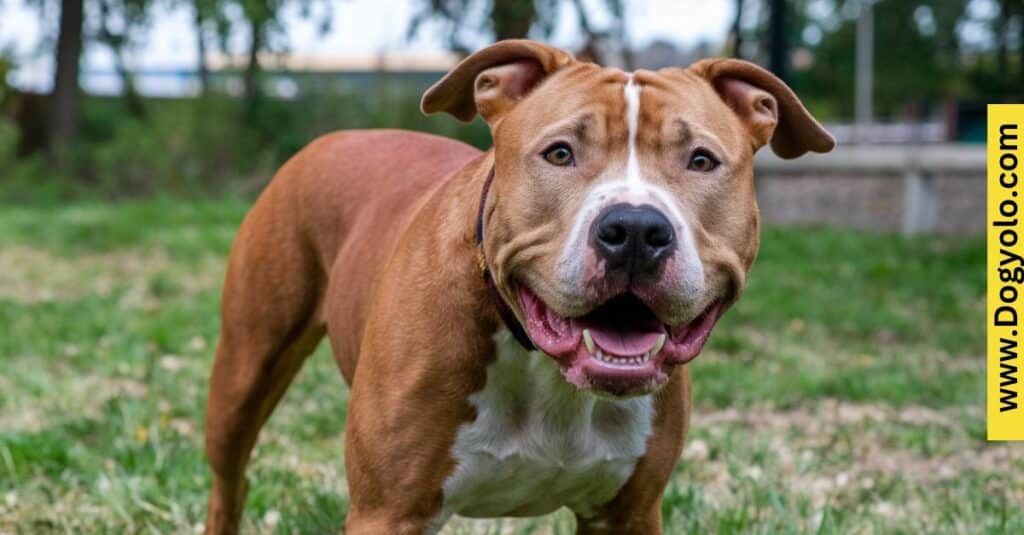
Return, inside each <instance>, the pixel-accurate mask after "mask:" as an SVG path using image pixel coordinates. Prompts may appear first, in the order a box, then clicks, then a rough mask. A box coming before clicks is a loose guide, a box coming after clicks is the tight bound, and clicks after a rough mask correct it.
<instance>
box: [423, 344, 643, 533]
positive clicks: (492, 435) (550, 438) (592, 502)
mask: <svg viewBox="0 0 1024 535" xmlns="http://www.w3.org/2000/svg"><path fill="white" fill-rule="evenodd" d="M495 341H496V342H497V347H498V356H497V359H496V360H495V361H494V362H493V363H492V364H491V365H490V366H489V367H488V368H487V384H486V386H485V387H484V389H483V390H481V391H479V392H476V393H475V394H473V395H472V396H470V398H469V401H470V403H471V404H472V405H473V406H474V407H475V408H476V411H477V417H476V420H474V421H473V422H470V423H467V424H464V425H463V426H462V427H460V428H459V430H458V432H457V434H456V437H455V445H454V446H453V448H452V457H453V458H454V459H455V461H456V463H457V465H456V469H455V471H454V472H453V473H452V474H451V476H449V477H448V479H447V480H446V481H445V483H444V505H443V509H442V514H441V518H439V520H440V522H441V523H443V522H444V520H445V519H447V517H448V516H450V515H451V514H459V515H463V516H469V517H498V516H535V515H542V514H547V513H549V512H552V511H554V510H556V509H558V508H559V507H562V506H567V507H569V508H570V509H572V510H574V511H576V512H578V513H580V514H583V515H587V514H588V513H589V512H590V511H592V510H593V509H594V508H595V507H597V506H600V505H602V504H604V503H607V502H608V501H609V500H611V499H612V498H613V497H614V496H615V494H616V493H617V492H618V490H619V488H621V487H622V485H623V484H624V483H625V482H626V480H627V479H628V478H629V476H630V475H631V474H632V472H633V469H634V468H635V466H636V462H637V460H638V459H639V458H640V457H641V456H643V454H644V452H645V450H646V447H647V438H648V436H649V435H650V433H651V421H652V416H653V413H654V408H653V400H652V399H651V397H650V396H644V397H639V398H631V399H623V400H614V399H605V398H599V397H597V396H595V395H593V394H590V393H588V392H584V391H581V390H578V389H576V387H574V386H572V385H570V384H569V383H567V382H566V381H565V379H564V378H563V377H562V374H561V372H560V371H559V369H558V366H557V364H555V362H554V360H552V359H551V357H549V356H547V355H544V354H543V353H540V352H538V351H532V352H527V351H525V350H523V349H522V348H521V347H520V346H519V345H518V344H517V343H516V341H515V339H513V338H512V337H511V335H509V333H508V332H507V331H505V330H502V331H501V332H500V333H499V334H498V335H496V337H495Z"/></svg>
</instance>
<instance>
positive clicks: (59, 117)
mask: <svg viewBox="0 0 1024 535" xmlns="http://www.w3.org/2000/svg"><path fill="white" fill-rule="evenodd" d="M83 2H84V0H61V9H60V27H59V30H58V34H57V52H56V59H57V62H56V63H57V68H56V69H55V70H54V76H53V93H52V96H51V106H50V143H51V149H52V151H53V154H54V155H55V156H56V158H57V160H58V161H60V162H66V160H67V151H68V150H69V149H70V148H71V147H73V146H74V144H75V141H76V138H77V135H78V118H79V117H78V116H79V107H80V100H81V96H80V94H79V87H78V75H79V68H80V67H79V60H80V58H81V56H82V27H83V26H84V9H85V8H84V5H83Z"/></svg>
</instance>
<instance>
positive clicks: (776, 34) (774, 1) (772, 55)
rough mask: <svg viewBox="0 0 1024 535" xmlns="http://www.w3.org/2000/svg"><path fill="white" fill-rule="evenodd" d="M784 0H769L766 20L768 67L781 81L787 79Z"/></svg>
mask: <svg viewBox="0 0 1024 535" xmlns="http://www.w3.org/2000/svg"><path fill="white" fill-rule="evenodd" d="M786 15H787V13H786V1H785V0H771V6H770V11H769V21H768V36H769V43H770V44H769V52H768V68H769V69H770V70H771V71H772V72H773V73H775V76H778V77H779V78H780V79H782V80H783V81H786V80H787V71H788V69H787V67H788V66H789V65H788V61H787V59H788V57H789V44H788V43H787V42H786V38H787V35H786Z"/></svg>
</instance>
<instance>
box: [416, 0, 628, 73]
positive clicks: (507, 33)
mask: <svg viewBox="0 0 1024 535" xmlns="http://www.w3.org/2000/svg"><path fill="white" fill-rule="evenodd" d="M488 2H489V3H488V4H486V13H487V15H486V22H485V24H486V25H487V26H488V27H489V29H490V31H491V35H492V39H493V40H495V41H500V40H502V39H515V38H525V37H528V36H529V35H530V33H531V32H534V33H535V34H539V35H538V37H541V38H543V37H547V36H549V35H551V32H552V31H554V27H555V20H556V17H557V15H558V8H559V5H560V1H559V0H488ZM603 2H604V3H603V6H604V8H605V9H607V10H608V11H609V13H610V14H611V15H612V17H611V18H612V19H613V23H612V26H611V27H610V28H607V29H599V28H595V27H594V26H593V24H592V23H591V18H590V16H589V13H588V11H587V8H586V7H585V6H584V2H582V1H581V0H572V1H571V4H572V6H573V8H574V9H575V11H576V13H577V22H578V24H579V26H580V29H581V30H582V31H583V34H584V37H585V39H586V41H585V43H584V46H583V49H582V50H581V52H580V56H581V57H582V58H584V59H589V60H594V61H599V62H600V61H601V60H602V59H603V58H602V57H601V56H602V46H601V45H603V44H605V43H606V42H607V41H615V43H614V44H616V45H617V46H619V47H621V48H622V49H623V56H624V60H625V62H626V63H627V64H630V63H631V56H630V55H629V53H628V50H627V47H625V45H624V42H625V27H626V26H625V11H624V7H623V5H624V3H623V2H622V0H603ZM471 4H473V2H472V0H424V1H423V5H422V7H421V9H420V11H419V12H418V13H416V15H414V16H413V18H412V21H411V23H410V24H409V31H408V32H407V35H408V37H409V38H412V37H414V36H415V35H416V34H417V33H418V32H419V30H420V29H421V28H422V25H423V23H425V22H427V21H429V20H440V21H442V22H444V23H445V25H446V27H447V32H446V34H447V41H448V48H449V49H450V50H452V51H454V52H456V53H459V54H462V55H466V54H469V53H470V52H471V51H472V50H473V49H474V48H475V46H474V45H473V44H472V43H469V42H467V41H466V40H465V35H464V34H463V29H464V28H466V27H474V21H470V20H468V17H469V16H470V13H472V11H473V10H471V9H469V8H470V5H471ZM627 68H628V65H627Z"/></svg>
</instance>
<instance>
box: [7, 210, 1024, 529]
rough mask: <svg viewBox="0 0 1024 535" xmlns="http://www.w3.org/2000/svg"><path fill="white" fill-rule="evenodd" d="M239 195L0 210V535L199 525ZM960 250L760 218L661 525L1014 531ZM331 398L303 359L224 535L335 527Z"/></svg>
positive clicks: (1009, 456) (968, 245)
mask: <svg viewBox="0 0 1024 535" xmlns="http://www.w3.org/2000/svg"><path fill="white" fill-rule="evenodd" d="M246 206H247V203H246V202H244V201H219V202H213V201H204V202H186V201H180V200H172V199H164V200H154V201H139V202H131V203H121V204H89V203H73V204H70V205H64V206H60V207H46V208H42V207H36V208H31V207H18V206H5V207H2V209H0V325H2V328H0V329H2V330H0V369H2V370H3V373H2V374H0V532H32V533H39V532H104V533H107V532H114V533H124V532H158V533H165V532H167V533H170V532H173V533H187V532H191V531H193V530H198V529H199V526H200V525H201V522H202V518H203V515H204V502H205V497H206V490H207V486H208V484H209V477H208V474H207V471H206V465H205V463H204V461H203V458H202V453H201V444H202V418H201V414H202V408H203V403H204V399H205V389H206V381H207V376H208V372H209V369H210V363H211V359H212V356H211V354H212V350H213V346H214V344H215V343H216V338H217V330H218V319H217V306H218V300H219V287H220V282H221V278H222V276H223V270H224V261H225V257H226V255H227V251H228V248H229V246H230V242H231V239H232V236H233V234H234V231H235V229H236V227H237V225H238V223H239V221H240V220H241V218H242V216H243V214H244V212H245V209H246ZM984 256H985V253H984V243H983V241H981V240H980V239H961V238H949V237H930V238H914V239H902V238H898V237H895V236H890V235H878V234H865V233H857V232H850V231H837V230H823V229H799V230H792V229H790V230H781V229H771V228H769V229H767V230H766V231H765V232H764V235H763V237H762V252H761V255H760V257H759V259H758V261H757V263H756V265H755V266H754V270H753V274H752V277H751V282H750V286H749V288H748V289H747V293H746V295H745V297H744V298H743V300H742V301H741V302H740V304H739V305H737V306H736V308H734V309H733V310H732V311H730V312H729V314H728V315H727V317H726V318H725V319H724V320H723V321H722V322H721V324H720V325H719V327H718V328H717V329H716V332H715V333H714V335H713V336H712V341H711V344H710V346H709V348H708V349H707V350H706V351H705V354H704V355H702V356H701V357H700V358H699V359H697V361H695V363H694V364H692V370H693V376H694V381H695V386H694V390H695V402H696V409H695V412H694V418H693V425H692V430H691V434H690V439H689V441H688V445H687V447H686V451H685V454H684V455H683V458H682V460H681V461H680V463H679V465H678V468H677V471H676V477H675V478H674V480H673V482H672V484H671V486H670V488H669V489H668V491H667V494H666V498H665V501H664V506H663V512H664V517H665V523H666V531H667V532H668V533H684V532H720V533H736V532H743V533H750V532H753V533H774V532H787V533H788V532H823V533H850V532H852V533H858V532H887V533H888V532H906V533H921V532H925V533H942V532H956V533H1022V532H1024V510H1022V509H1021V508H1020V504H1021V503H1024V447H1022V446H1013V445H1006V444H989V443H987V442H985V440H984V429H985V427H984V411H983V403H984V375H983V374H984V357H983V355H984V326H983V318H984V284H985V281H984ZM346 399H347V390H346V389H345V387H344V386H343V383H342V381H341V378H340V376H339V374H338V373H337V370H336V369H335V367H334V363H333V361H332V360H331V359H330V356H329V354H328V349H327V348H326V347H321V348H320V350H319V351H318V353H317V354H316V355H314V356H313V358H312V359H311V360H310V361H309V363H308V364H307V366H306V368H305V369H304V370H303V372H302V373H301V375H300V378H299V380H298V383H297V384H296V385H294V386H293V388H292V389H291V390H290V391H289V392H288V394H287V396H286V398H285V400H284V401H283V403H282V405H281V407H280V408H279V410H278V411H277V413H276V414H275V415H274V417H273V418H272V420H271V422H270V424H269V426H268V428H267V429H266V430H265V432H264V434H263V436H262V439H261V441H260V444H259V446H258V448H257V451H256V454H255V459H254V462H253V463H252V466H251V470H250V476H251V480H252V482H253V486H252V491H251V494H250V497H249V502H248V509H247V512H246V517H245V529H246V531H247V532H250V533H265V532H281V533H323V532H330V531H338V530H340V528H341V526H342V525H343V522H344V516H345V511H346V508H347V494H346V487H345V478H344V467H343V462H342V458H343V455H344V452H343V441H342V433H343V429H344V425H345V403H346ZM572 525H573V521H572V519H571V518H570V517H569V515H567V514H565V512H561V513H556V514H555V515H552V516H550V517H545V518H541V519H536V520H525V521H524V520H505V521H502V522H494V521H488V522H476V521H466V520H457V521H454V522H453V523H452V524H451V525H450V526H448V528H446V533H449V534H476V533H538V534H540V533H571V532H572Z"/></svg>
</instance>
